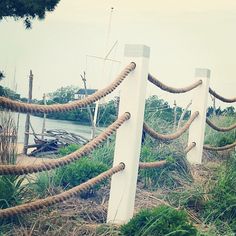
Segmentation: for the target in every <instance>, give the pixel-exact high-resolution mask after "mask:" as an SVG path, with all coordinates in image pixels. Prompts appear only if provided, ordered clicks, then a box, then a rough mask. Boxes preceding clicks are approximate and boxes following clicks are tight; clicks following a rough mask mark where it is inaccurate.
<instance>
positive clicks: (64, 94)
mask: <svg viewBox="0 0 236 236" xmlns="http://www.w3.org/2000/svg"><path fill="white" fill-rule="evenodd" d="M78 90H79V87H76V86H66V87H61V88H59V89H57V90H56V91H55V92H52V93H50V94H49V96H50V99H51V100H52V101H53V102H55V103H68V102H70V101H73V100H74V96H75V93H76V92H78Z"/></svg>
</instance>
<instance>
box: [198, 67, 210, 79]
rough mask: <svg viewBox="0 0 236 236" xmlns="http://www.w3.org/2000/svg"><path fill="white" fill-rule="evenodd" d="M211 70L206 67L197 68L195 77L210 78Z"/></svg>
mask: <svg viewBox="0 0 236 236" xmlns="http://www.w3.org/2000/svg"><path fill="white" fill-rule="evenodd" d="M210 75H211V71H210V70H209V69H206V68H196V69H195V77H203V78H204V77H205V78H210Z"/></svg>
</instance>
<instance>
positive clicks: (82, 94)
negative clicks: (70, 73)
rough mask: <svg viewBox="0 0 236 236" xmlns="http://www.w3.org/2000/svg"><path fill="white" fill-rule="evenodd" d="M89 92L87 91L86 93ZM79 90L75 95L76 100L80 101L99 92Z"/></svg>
mask: <svg viewBox="0 0 236 236" xmlns="http://www.w3.org/2000/svg"><path fill="white" fill-rule="evenodd" d="M86 90H87V91H86ZM86 90H85V89H79V91H78V92H77V93H75V100H80V99H83V98H85V97H86V94H87V95H88V96H89V95H91V94H93V93H95V92H96V91H97V89H86Z"/></svg>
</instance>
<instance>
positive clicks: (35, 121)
mask: <svg viewBox="0 0 236 236" xmlns="http://www.w3.org/2000/svg"><path fill="white" fill-rule="evenodd" d="M17 116H18V114H16V113H14V117H15V121H16V122H17ZM25 118H26V114H20V117H19V131H18V142H19V143H23V142H24V131H25ZM30 122H31V124H32V126H33V129H34V131H35V133H36V134H41V133H42V126H43V118H40V117H36V116H30ZM45 128H46V130H50V129H63V130H66V131H67V132H71V133H75V134H79V135H81V136H83V137H85V138H87V139H90V138H91V127H90V126H85V125H79V124H78V123H77V122H72V121H64V120H53V119H46V125H45ZM30 133H33V132H32V130H31V128H30ZM32 143H34V137H33V135H30V138H29V144H32Z"/></svg>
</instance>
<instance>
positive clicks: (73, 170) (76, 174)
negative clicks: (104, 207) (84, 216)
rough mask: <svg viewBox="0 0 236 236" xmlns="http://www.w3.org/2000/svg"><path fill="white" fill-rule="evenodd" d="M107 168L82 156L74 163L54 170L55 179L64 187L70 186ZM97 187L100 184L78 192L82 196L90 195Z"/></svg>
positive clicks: (80, 182) (84, 180) (82, 181)
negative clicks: (80, 192)
mask: <svg viewBox="0 0 236 236" xmlns="http://www.w3.org/2000/svg"><path fill="white" fill-rule="evenodd" d="M107 169H108V167H107V166H106V165H105V164H103V163H101V162H98V161H96V160H91V159H88V158H82V159H80V160H78V161H77V162H75V163H72V164H70V165H68V166H65V167H63V168H60V169H58V170H57V172H56V176H55V178H56V180H55V181H56V182H59V183H60V185H61V186H63V187H65V188H71V187H75V186H77V185H79V184H82V183H84V182H86V181H87V180H89V179H91V178H93V177H95V176H97V175H99V174H101V173H102V172H104V171H106V170H107ZM99 187H100V185H96V186H94V187H92V188H91V189H89V190H88V191H86V192H84V193H82V194H80V196H81V197H83V198H88V197H91V196H93V195H94V194H95V192H96V190H97V189H98V188H99Z"/></svg>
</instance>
